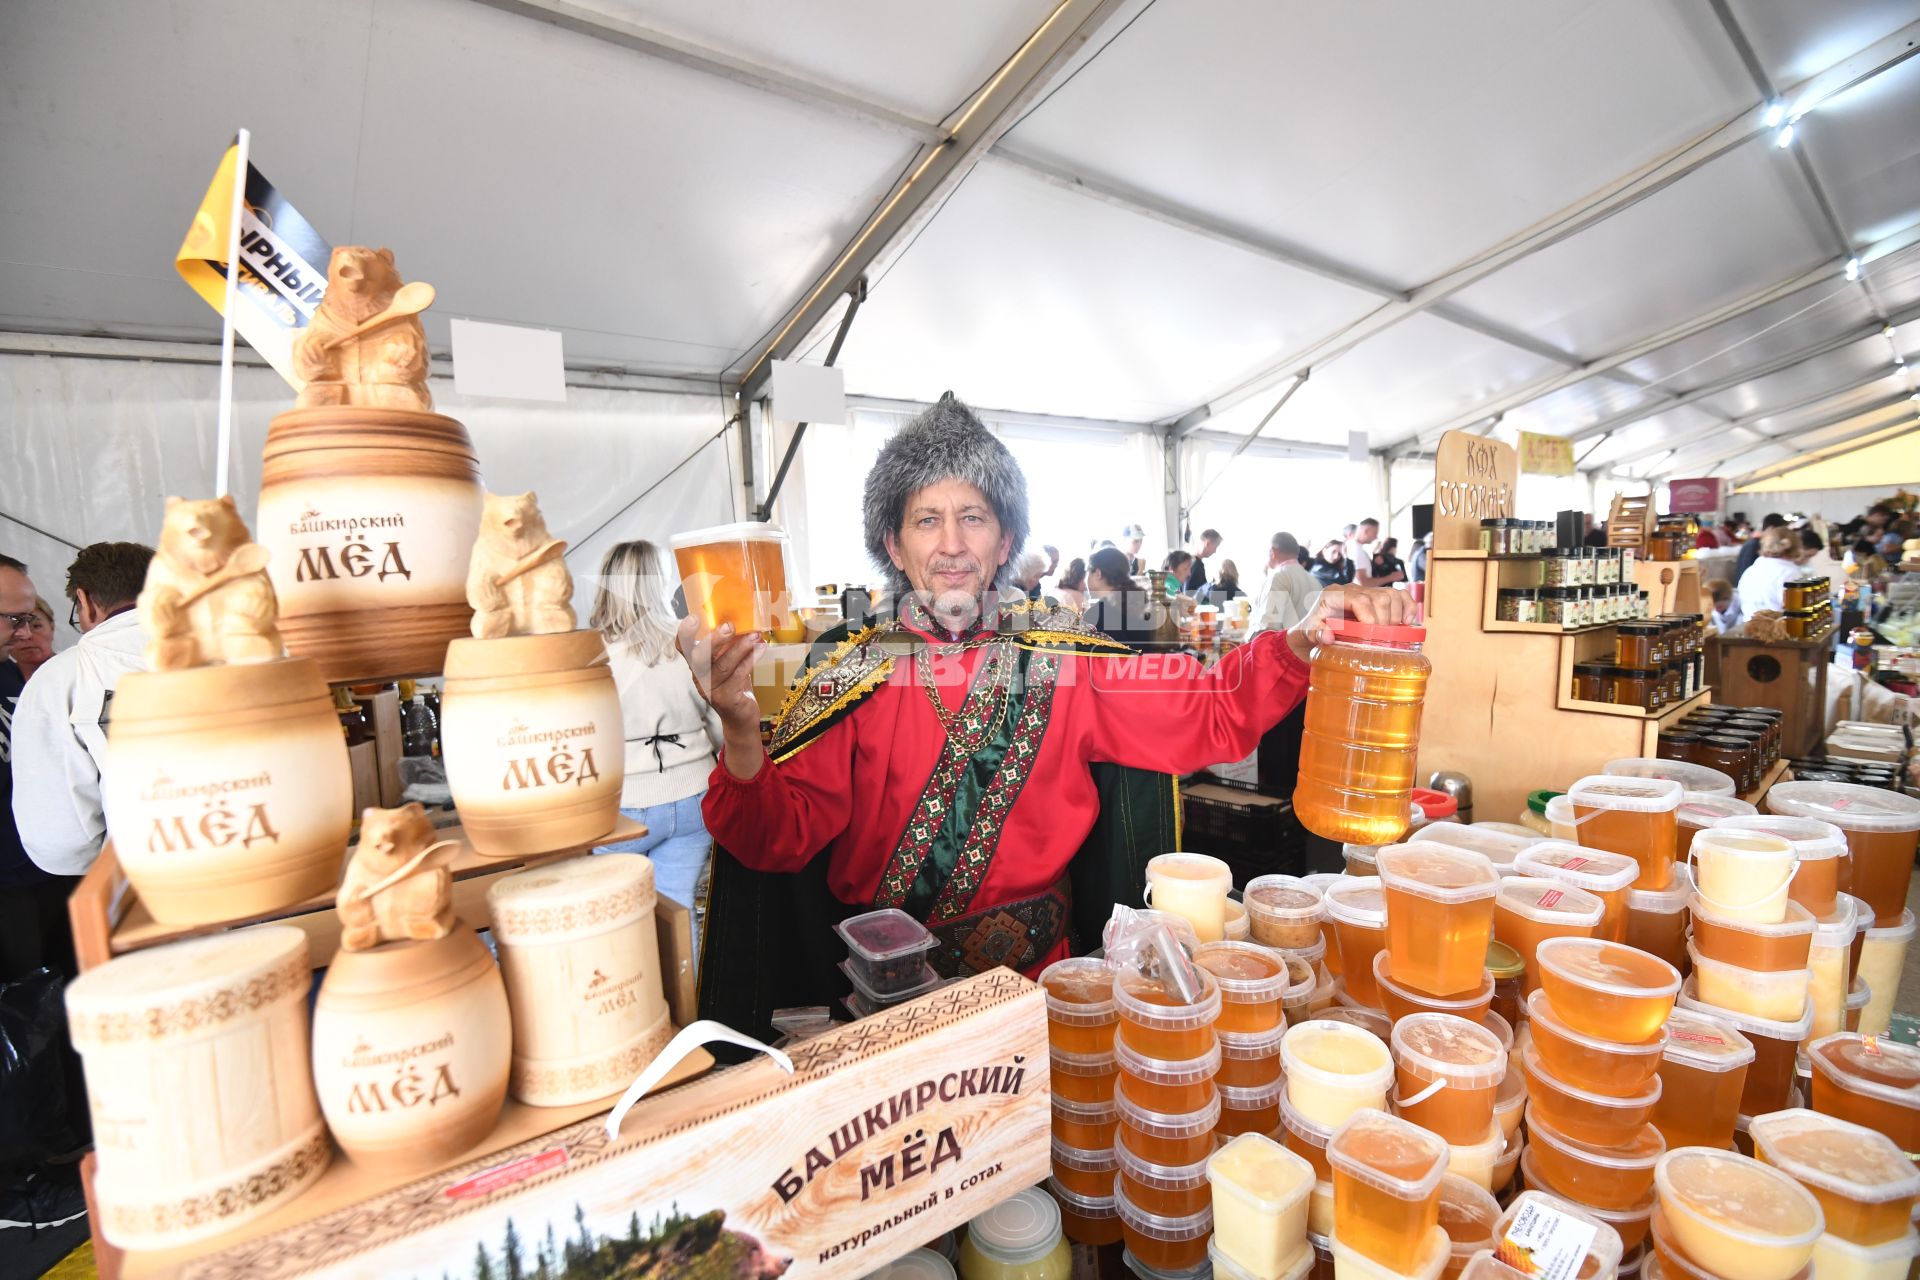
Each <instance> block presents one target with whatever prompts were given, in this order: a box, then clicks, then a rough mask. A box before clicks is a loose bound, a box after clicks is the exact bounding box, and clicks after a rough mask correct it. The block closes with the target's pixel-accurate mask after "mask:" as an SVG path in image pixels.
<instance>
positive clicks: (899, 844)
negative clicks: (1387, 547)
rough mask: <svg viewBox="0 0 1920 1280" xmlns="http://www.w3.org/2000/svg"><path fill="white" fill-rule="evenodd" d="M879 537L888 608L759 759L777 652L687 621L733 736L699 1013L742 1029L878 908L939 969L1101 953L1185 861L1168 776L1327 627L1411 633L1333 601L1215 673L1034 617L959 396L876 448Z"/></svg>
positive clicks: (1349, 592) (803, 698) (812, 973)
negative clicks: (1160, 878) (1105, 931)
mask: <svg viewBox="0 0 1920 1280" xmlns="http://www.w3.org/2000/svg"><path fill="white" fill-rule="evenodd" d="M865 523H866V541H867V549H868V552H869V553H870V554H871V555H872V557H873V560H874V563H875V564H876V565H877V566H879V567H881V569H882V570H883V572H885V573H886V575H887V579H888V585H889V587H890V589H891V594H892V596H893V598H894V600H895V601H896V602H897V617H895V618H890V619H888V620H887V621H884V622H881V623H879V624H878V625H873V626H860V627H858V628H853V629H849V628H844V627H843V628H841V629H839V630H838V631H836V632H832V633H829V634H828V636H827V637H825V638H823V642H822V643H823V645H826V644H829V643H830V644H831V648H830V650H828V651H827V652H825V654H824V660H822V661H819V662H817V664H816V665H814V666H813V667H812V668H811V669H810V670H808V671H807V673H806V674H805V675H804V676H803V677H802V678H801V679H800V680H799V681H798V682H797V683H796V685H795V687H794V689H793V690H792V692H791V694H790V695H789V697H788V701H787V704H786V705H785V707H783V708H782V710H781V712H780V715H779V717H778V718H777V719H776V721H775V723H774V728H773V735H772V740H771V743H770V744H769V745H767V746H763V745H762V743H761V737H760V712H759V709H758V706H757V704H756V703H755V701H754V698H753V692H752V672H753V667H754V664H755V661H756V660H757V659H758V657H759V656H760V654H761V653H762V651H763V650H764V647H765V642H764V640H762V639H761V637H759V636H757V635H738V636H737V635H733V634H731V632H730V630H729V629H728V628H726V627H722V628H721V629H720V630H719V631H718V632H716V633H708V632H706V631H704V630H700V629H697V628H698V624H697V622H696V620H694V619H688V620H687V622H685V623H683V624H682V626H681V629H680V643H681V647H682V650H683V651H684V652H685V653H686V654H687V657H688V660H689V662H690V663H691V664H692V666H693V670H694V673H695V678H696V681H697V682H698V683H699V685H700V688H701V690H702V692H703V693H704V694H705V695H706V696H707V698H708V700H709V701H710V702H711V703H712V704H713V707H714V709H715V711H716V712H718V714H719V716H720V719H721V723H722V725H723V726H724V729H725V740H726V748H725V751H724V753H723V755H722V758H721V761H720V763H719V764H718V766H717V767H716V768H715V769H714V772H713V776H712V779H711V781H710V783H709V786H708V791H707V794H706V798H705V800H704V801H703V805H702V808H703V812H704V814H705V817H706V824H707V830H708V831H710V832H711V833H712V834H713V837H714V841H715V844H716V851H715V862H714V871H713V882H712V888H711V892H710V894H709V899H708V901H709V914H708V918H707V935H706V936H707V943H706V945H705V947H704V948H703V956H702V972H701V1008H702V1012H703V1014H705V1015H706V1016H710V1017H718V1018H721V1019H723V1020H725V1021H728V1022H730V1023H731V1024H732V1025H734V1026H736V1027H740V1028H741V1029H749V1028H752V1029H756V1030H761V1031H764V1030H765V1029H766V1027H767V1023H768V1018H769V1015H770V1014H771V1013H772V1011H773V1010H775V1009H777V1008H781V1007H785V1006H789V1005H810V1004H824V1003H827V1002H828V1001H829V1000H830V999H831V998H832V997H834V996H836V995H839V994H843V993H844V992H845V991H846V989H847V988H846V985H845V979H844V978H842V977H841V976H840V975H839V974H838V973H836V972H834V968H833V966H834V962H836V961H838V960H839V959H840V958H841V957H842V956H843V955H844V954H845V952H844V948H843V945H842V944H841V943H840V941H839V939H838V938H837V937H835V936H833V934H832V932H831V930H830V928H829V926H830V925H831V924H832V923H834V922H835V921H837V920H839V919H843V918H845V917H846V916H849V915H853V914H856V913H859V912H863V911H871V910H875V909H877V908H882V907H896V908H899V909H900V910H903V911H905V912H907V913H908V914H910V915H912V916H914V917H915V918H916V919H918V920H921V921H923V922H925V924H926V925H927V927H928V928H929V929H931V930H932V931H933V933H934V935H935V937H936V938H937V939H938V941H939V946H938V947H937V948H936V949H935V950H934V951H933V952H932V953H931V954H930V955H929V957H928V958H929V960H930V962H931V963H932V965H933V967H934V969H935V970H936V971H937V972H939V973H940V974H942V975H943V976H948V977H953V976H961V975H964V974H967V973H971V972H979V971H983V970H986V969H990V968H993V967H994V966H996V965H1000V964H1005V965H1009V966H1011V967H1013V968H1016V969H1019V970H1021V971H1022V972H1024V973H1027V974H1028V975H1030V976H1031V975H1036V974H1038V973H1039V972H1040V970H1041V969H1043V968H1044V967H1045V966H1046V965H1048V964H1050V963H1052V962H1053V961H1055V960H1058V959H1060V958H1061V957H1063V956H1066V955H1068V954H1069V953H1070V951H1071V949H1072V948H1073V941H1074V938H1073V934H1074V932H1075V930H1076V925H1077V926H1078V932H1079V933H1080V934H1081V935H1082V937H1081V941H1082V942H1083V943H1084V944H1085V946H1083V947H1082V948H1081V949H1082V950H1084V949H1086V947H1090V946H1094V945H1098V944H1097V938H1098V932H1097V930H1098V925H1099V922H1100V921H1101V920H1103V919H1104V918H1105V917H1106V915H1107V914H1108V912H1109V911H1110V909H1111V907H1112V904H1113V903H1114V902H1115V901H1128V902H1137V901H1138V900H1139V894H1140V891H1141V887H1142V881H1143V876H1142V868H1143V866H1144V863H1145V860H1146V858H1148V857H1151V856H1153V855H1154V854H1157V853H1163V852H1166V851H1167V850H1169V849H1172V848H1176V847H1178V840H1179V834H1178V818H1177V797H1176V796H1175V795H1174V794H1173V785H1172V782H1173V780H1172V778H1171V777H1170V776H1169V775H1177V774H1181V773H1187V772H1191V771H1193V770H1196V769H1200V768H1203V767H1205V766H1208V765H1212V764H1217V763H1219V762H1221V761H1224V760H1239V759H1243V758H1244V757H1246V756H1247V755H1248V754H1249V753H1250V752H1252V751H1253V749H1254V747H1255V745H1256V744H1257V743H1258V742H1259V740H1260V736H1261V734H1262V733H1263V732H1265V731H1266V730H1267V729H1268V728H1270V727H1271V726H1272V725H1274V724H1275V723H1276V722H1278V721H1279V720H1280V719H1281V717H1283V716H1285V715H1286V714H1287V713H1288V712H1289V711H1290V710H1292V709H1293V708H1294V707H1295V706H1296V705H1297V704H1298V703H1299V702H1300V701H1301V699H1302V698H1304V697H1305V695H1306V690H1307V673H1308V668H1307V658H1308V655H1309V653H1310V652H1311V647H1312V645H1313V643H1314V642H1315V640H1316V639H1318V638H1319V636H1320V634H1321V629H1322V627H1323V624H1324V622H1325V621H1326V619H1327V618H1329V617H1330V616H1334V617H1337V616H1340V615H1341V614H1343V613H1350V614H1352V615H1353V616H1355V617H1357V618H1358V619H1360V620H1361V621H1364V622H1383V623H1401V622H1404V621H1406V620H1407V614H1408V605H1407V599H1406V597H1405V595H1403V594H1401V593H1398V592H1394V591H1390V590H1379V591H1370V590H1363V589H1360V588H1355V587H1331V588H1329V589H1327V591H1325V592H1324V593H1323V594H1322V596H1321V598H1320V601H1319V602H1318V604H1317V605H1316V607H1315V608H1314V610H1313V611H1312V612H1311V613H1310V614H1309V615H1308V616H1307V617H1306V618H1304V619H1302V620H1301V621H1300V623H1299V625H1298V626H1296V627H1295V628H1294V629H1293V630H1292V631H1289V632H1269V633H1264V634H1261V635H1257V636H1255V637H1254V638H1253V640H1252V641H1251V642H1250V643H1248V644H1246V645H1243V646H1241V647H1240V648H1238V649H1236V650H1234V651H1233V652H1232V653H1230V654H1228V655H1227V656H1226V657H1225V658H1224V659H1222V660H1221V661H1220V662H1219V663H1217V664H1216V665H1215V666H1213V667H1212V668H1211V669H1206V670H1203V669H1202V668H1201V666H1200V664H1199V662H1197V661H1196V660H1194V659H1193V658H1192V657H1191V656H1188V655H1167V654H1151V655H1145V654H1139V653H1136V652H1134V651H1133V650H1131V649H1129V648H1128V647H1127V646H1126V645H1124V644H1121V643H1120V642H1118V641H1116V640H1112V639H1110V638H1108V637H1107V636H1104V635H1102V634H1101V633H1100V632H1098V631H1095V630H1093V629H1092V628H1090V627H1088V626H1087V625H1086V624H1085V623H1083V622H1082V621H1081V619H1080V616H1079V614H1078V612H1077V611H1076V610H1074V609H1072V608H1067V607H1058V606H1053V605H1051V604H1049V603H1048V602H1045V601H1032V602H1030V601H1028V600H1027V599H1026V598H1025V597H1024V595H1023V594H1022V593H1020V592H1019V591H1018V590H1017V589H1015V588H1012V587H1010V586H1007V583H1006V574H1007V564H1008V561H1009V558H1010V556H1011V555H1012V554H1013V553H1014V552H1016V551H1017V550H1019V548H1020V547H1021V546H1022V545H1023V544H1024V543H1025V541H1026V538H1027V532H1028V530H1027V487H1026V479H1025V477H1024V476H1023V475H1022V473H1021V471H1020V467H1019V464H1018V463H1016V462H1015V461H1014V459H1013V455H1012V454H1011V453H1010V452H1009V451H1008V450H1007V448H1006V446H1005V445H1003V444H1002V443H1001V442H1000V441H999V440H998V439H997V438H996V437H995V436H994V435H993V434H992V433H991V432H990V431H988V430H987V428H986V427H985V426H984V425H982V424H981V422H980V421H979V419H978V418H976V417H975V416H974V415H973V413H972V412H971V411H969V410H968V409H967V407H966V406H965V405H963V404H961V403H960V402H959V401H957V400H955V399H953V398H952V397H951V396H949V397H947V398H944V399H943V400H942V401H941V402H940V403H939V404H937V405H935V406H934V407H933V408H931V409H929V410H927V411H926V412H925V413H922V414H921V415H920V416H919V417H917V418H915V419H914V420H913V421H912V422H910V423H908V424H907V425H906V426H905V427H903V428H902V429H901V430H900V432H899V433H898V434H897V435H895V436H894V437H893V439H892V440H891V441H889V442H888V443H887V445H886V447H885V448H884V449H883V450H882V451H881V453H880V456H879V458H878V459H877V460H876V461H875V463H874V467H873V471H872V472H871V473H870V474H869V475H868V477H867V483H866V495H865ZM1002 587H1005V588H1006V589H1005V590H1004V592H1003V591H1002V590H1001V588H1002ZM1114 766H1119V767H1118V768H1116V767H1114ZM1088 935H1091V936H1088Z"/></svg>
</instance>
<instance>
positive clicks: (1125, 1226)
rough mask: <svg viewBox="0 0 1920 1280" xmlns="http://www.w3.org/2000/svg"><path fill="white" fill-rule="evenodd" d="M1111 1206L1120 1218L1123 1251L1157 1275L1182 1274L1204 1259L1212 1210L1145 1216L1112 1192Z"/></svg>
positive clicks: (1134, 1206)
mask: <svg viewBox="0 0 1920 1280" xmlns="http://www.w3.org/2000/svg"><path fill="white" fill-rule="evenodd" d="M1113 1207H1114V1209H1115V1210H1116V1211H1117V1212H1118V1213H1119V1215H1120V1234H1121V1236H1122V1238H1124V1239H1125V1240H1126V1242H1127V1252H1128V1253H1130V1254H1132V1255H1133V1256H1134V1257H1135V1258H1137V1259H1139V1260H1140V1261H1141V1262H1143V1263H1145V1264H1146V1265H1147V1266H1149V1267H1151V1268H1152V1269H1153V1270H1155V1271H1158V1272H1163V1273H1165V1272H1183V1271H1187V1270H1188V1269H1190V1268H1198V1267H1200V1266H1201V1264H1203V1263H1204V1262H1205V1261H1206V1260H1207V1239H1208V1237H1210V1236H1211V1235H1212V1234H1213V1208H1212V1206H1208V1207H1207V1208H1205V1209H1202V1210H1201V1211H1200V1212H1198V1213H1195V1214H1189V1215H1186V1216H1184V1217H1178V1218H1168V1217H1163V1216H1161V1215H1159V1214H1155V1213H1148V1212H1147V1211H1146V1210H1144V1209H1141V1208H1140V1207H1139V1206H1137V1205H1135V1204H1134V1203H1133V1202H1132V1201H1130V1200H1128V1199H1127V1196H1126V1193H1125V1192H1124V1191H1121V1190H1118V1189H1117V1188H1116V1189H1115V1191H1114V1193H1113Z"/></svg>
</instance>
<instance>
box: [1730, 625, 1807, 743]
mask: <svg viewBox="0 0 1920 1280" xmlns="http://www.w3.org/2000/svg"><path fill="white" fill-rule="evenodd" d="M1709 643H1710V644H1711V645H1712V646H1713V648H1714V655H1715V658H1716V667H1717V672H1718V674H1717V679H1718V681H1719V691H1720V692H1719V696H1718V697H1716V698H1715V699H1714V700H1715V701H1716V702H1724V703H1726V704H1727V705H1729V706H1734V707H1774V708H1777V709H1778V710H1780V711H1783V712H1785V713H1786V715H1785V718H1784V719H1783V720H1782V722H1781V725H1780V754H1781V755H1782V756H1785V757H1791V756H1804V755H1811V754H1812V753H1813V752H1814V751H1815V750H1817V749H1818V748H1819V746H1820V743H1821V741H1822V740H1823V739H1824V738H1825V737H1826V736H1827V726H1826V720H1827V667H1828V665H1829V663H1831V661H1832V659H1833V631H1832V629H1831V628H1829V629H1828V630H1827V632H1826V633H1825V634H1823V635H1821V636H1819V637H1817V638H1815V639H1812V640H1754V639H1750V638H1748V637H1746V636H1715V637H1713V639H1712V640H1711V641H1709Z"/></svg>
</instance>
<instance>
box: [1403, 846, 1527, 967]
mask: <svg viewBox="0 0 1920 1280" xmlns="http://www.w3.org/2000/svg"><path fill="white" fill-rule="evenodd" d="M1380 882H1381V884H1382V885H1383V886H1384V887H1385V889H1386V907H1387V951H1388V952H1389V953H1390V954H1391V955H1392V957H1393V972H1394V975H1395V979H1396V981H1399V982H1401V983H1404V984H1405V985H1407V986H1409V987H1412V988H1414V989H1415V990H1416V991H1422V992H1425V993H1427V994H1428V995H1435V996H1457V995H1461V994H1463V993H1465V992H1469V991H1472V990H1474V989H1475V988H1477V987H1478V986H1479V985H1480V981H1481V979H1482V977H1484V976H1485V973H1486V964H1487V944H1488V943H1489V942H1491V941H1492V940H1493V899H1494V895H1495V894H1496V893H1498V892H1499V889H1500V877H1499V876H1498V875H1497V874H1496V873H1495V871H1494V869H1493V863H1492V862H1490V861H1488V859H1487V857H1486V856H1485V855H1484V854H1479V853H1475V852H1473V851H1471V850H1468V849H1457V848H1453V847H1450V846H1448V845H1444V844H1440V843H1437V842H1435V841H1432V840H1424V841H1420V842H1418V843H1414V844H1403V845H1393V846H1390V847H1388V848H1385V849H1382V850H1381V851H1380Z"/></svg>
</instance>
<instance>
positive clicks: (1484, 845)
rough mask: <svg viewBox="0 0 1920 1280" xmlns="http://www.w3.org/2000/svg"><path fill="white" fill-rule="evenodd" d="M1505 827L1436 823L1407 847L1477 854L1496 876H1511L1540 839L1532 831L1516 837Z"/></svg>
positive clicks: (1412, 840) (1480, 823)
mask: <svg viewBox="0 0 1920 1280" xmlns="http://www.w3.org/2000/svg"><path fill="white" fill-rule="evenodd" d="M1506 825H1507V824H1505V823H1497V824H1496V823H1491V822H1475V823H1470V824H1468V825H1465V826H1462V825H1461V824H1460V823H1458V822H1434V823H1430V824H1428V825H1427V826H1424V827H1422V828H1420V830H1418V831H1416V832H1414V833H1413V834H1412V835H1411V836H1409V837H1408V838H1407V843H1408V844H1422V843H1427V842H1431V843H1434V844H1444V845H1451V846H1452V847H1453V848H1455V849H1465V850H1467V851H1468V852H1469V853H1477V854H1479V855H1481V856H1482V857H1484V858H1485V859H1486V860H1487V861H1488V862H1491V863H1492V864H1493V869H1494V873H1495V874H1496V875H1502V876H1504V875H1510V874H1511V873H1512V871H1513V864H1514V860H1515V859H1516V858H1518V857H1519V856H1520V855H1521V853H1522V852H1524V851H1525V850H1526V849H1528V848H1529V847H1531V846H1533V845H1535V844H1538V843H1539V842H1540V837H1539V836H1537V835H1534V834H1533V833H1532V832H1530V831H1525V830H1524V828H1523V829H1522V830H1523V834H1520V835H1515V834H1514V833H1513V832H1511V831H1505V830H1502V829H1501V828H1503V827H1505V826H1506Z"/></svg>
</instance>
